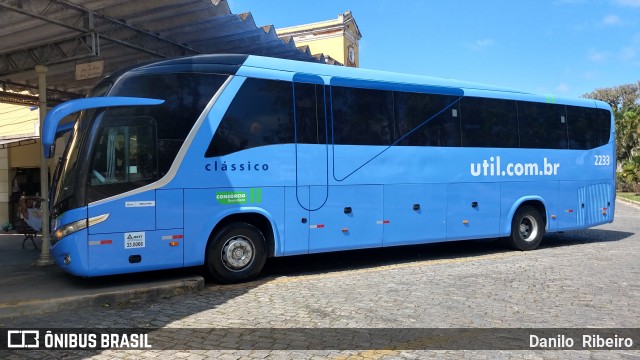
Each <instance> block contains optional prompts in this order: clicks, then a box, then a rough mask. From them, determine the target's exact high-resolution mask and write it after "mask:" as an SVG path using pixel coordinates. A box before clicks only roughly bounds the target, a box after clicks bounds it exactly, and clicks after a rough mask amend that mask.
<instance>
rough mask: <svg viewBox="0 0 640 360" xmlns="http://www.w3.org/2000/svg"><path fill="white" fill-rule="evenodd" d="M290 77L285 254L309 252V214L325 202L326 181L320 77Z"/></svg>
mask: <svg viewBox="0 0 640 360" xmlns="http://www.w3.org/2000/svg"><path fill="white" fill-rule="evenodd" d="M293 80H294V82H293V88H294V95H295V100H294V101H295V106H294V109H295V112H294V115H295V144H294V147H295V188H288V189H286V191H285V212H286V214H287V216H286V217H285V233H286V234H285V239H286V243H285V245H284V253H285V254H286V255H293V254H303V253H308V252H309V229H310V227H311V226H312V224H310V218H311V216H312V214H313V213H314V212H315V211H318V210H320V209H321V208H322V207H323V206H324V204H325V203H326V201H327V197H328V181H329V178H328V171H327V169H328V151H329V149H328V146H327V137H328V134H327V125H326V104H325V91H326V90H325V86H324V81H323V80H322V78H321V77H319V76H312V75H306V74H296V75H295V76H294V78H293ZM312 193H313V194H312Z"/></svg>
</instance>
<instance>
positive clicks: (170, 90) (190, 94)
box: [108, 73, 227, 177]
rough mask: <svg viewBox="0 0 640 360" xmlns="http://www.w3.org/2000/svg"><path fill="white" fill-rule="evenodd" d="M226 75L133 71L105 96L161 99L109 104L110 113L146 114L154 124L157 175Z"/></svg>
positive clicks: (171, 156)
mask: <svg viewBox="0 0 640 360" xmlns="http://www.w3.org/2000/svg"><path fill="white" fill-rule="evenodd" d="M226 79H227V76H226V75H216V74H197V73H177V74H152V75H137V76H131V77H127V78H123V79H122V80H120V81H118V82H117V83H116V84H115V85H114V86H113V89H112V90H111V91H110V92H109V96H135V97H148V98H154V99H162V100H165V102H164V103H163V104H161V105H157V106H135V107H122V108H112V109H109V110H108V114H109V116H110V117H125V116H148V117H150V118H153V119H154V120H155V121H156V125H157V137H158V143H157V152H158V154H157V155H158V175H159V177H162V176H164V174H166V173H167V171H169V168H170V167H171V164H172V163H173V160H174V159H175V157H176V155H177V154H178V150H180V147H181V146H182V144H183V143H184V140H185V139H186V137H187V134H189V131H191V128H192V127H193V125H194V124H195V122H196V120H198V117H199V116H200V114H201V113H202V111H203V110H204V108H205V106H207V104H208V103H209V101H210V100H211V98H212V97H213V95H214V94H215V93H216V91H217V90H218V89H219V88H220V86H222V84H223V83H224V81H225V80H226Z"/></svg>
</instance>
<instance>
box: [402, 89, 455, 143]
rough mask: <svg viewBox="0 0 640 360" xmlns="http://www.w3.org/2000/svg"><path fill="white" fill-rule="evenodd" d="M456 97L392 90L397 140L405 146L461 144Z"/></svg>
mask: <svg viewBox="0 0 640 360" xmlns="http://www.w3.org/2000/svg"><path fill="white" fill-rule="evenodd" d="M457 99H458V98H457V97H455V96H447V95H435V94H422V93H409V92H394V112H395V123H396V130H395V133H396V141H397V140H400V141H399V143H398V145H404V146H446V147H457V146H460V117H459V116H458V110H459V109H458V103H457Z"/></svg>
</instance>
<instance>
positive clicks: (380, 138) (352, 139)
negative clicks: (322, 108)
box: [332, 86, 393, 145]
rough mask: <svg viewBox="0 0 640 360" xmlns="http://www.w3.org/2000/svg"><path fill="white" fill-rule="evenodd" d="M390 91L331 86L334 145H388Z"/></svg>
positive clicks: (389, 135) (390, 111)
mask: <svg viewBox="0 0 640 360" xmlns="http://www.w3.org/2000/svg"><path fill="white" fill-rule="evenodd" d="M392 94H393V93H392V92H390V91H382V90H369V89H354V88H346V87H340V86H334V87H332V109H333V131H334V134H333V136H334V138H333V139H334V142H335V144H347V145H391V143H392V142H393V141H392V139H393V110H392V109H393V95H392Z"/></svg>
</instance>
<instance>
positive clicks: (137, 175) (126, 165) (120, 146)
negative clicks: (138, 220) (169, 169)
mask: <svg viewBox="0 0 640 360" xmlns="http://www.w3.org/2000/svg"><path fill="white" fill-rule="evenodd" d="M118 120H119V121H117V122H118V123H120V122H122V121H121V120H120V119H118ZM129 121H130V122H131V123H130V124H128V125H120V126H105V127H103V128H102V129H101V131H100V132H99V137H98V138H97V141H96V145H95V148H94V151H93V156H92V163H91V171H90V181H89V184H90V188H91V189H93V191H89V195H90V197H91V198H92V199H91V200H92V201H96V200H98V198H96V196H98V195H97V193H100V194H102V195H99V196H98V197H99V198H104V197H107V196H112V195H116V194H118V193H121V192H122V191H126V190H131V189H134V188H137V187H140V186H143V185H146V184H148V183H151V182H153V181H155V180H156V177H157V161H156V150H155V148H156V146H155V143H156V141H155V126H154V124H153V119H151V118H142V119H135V118H133V119H129ZM106 122H108V120H107V121H106ZM118 125H119V124H118Z"/></svg>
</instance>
